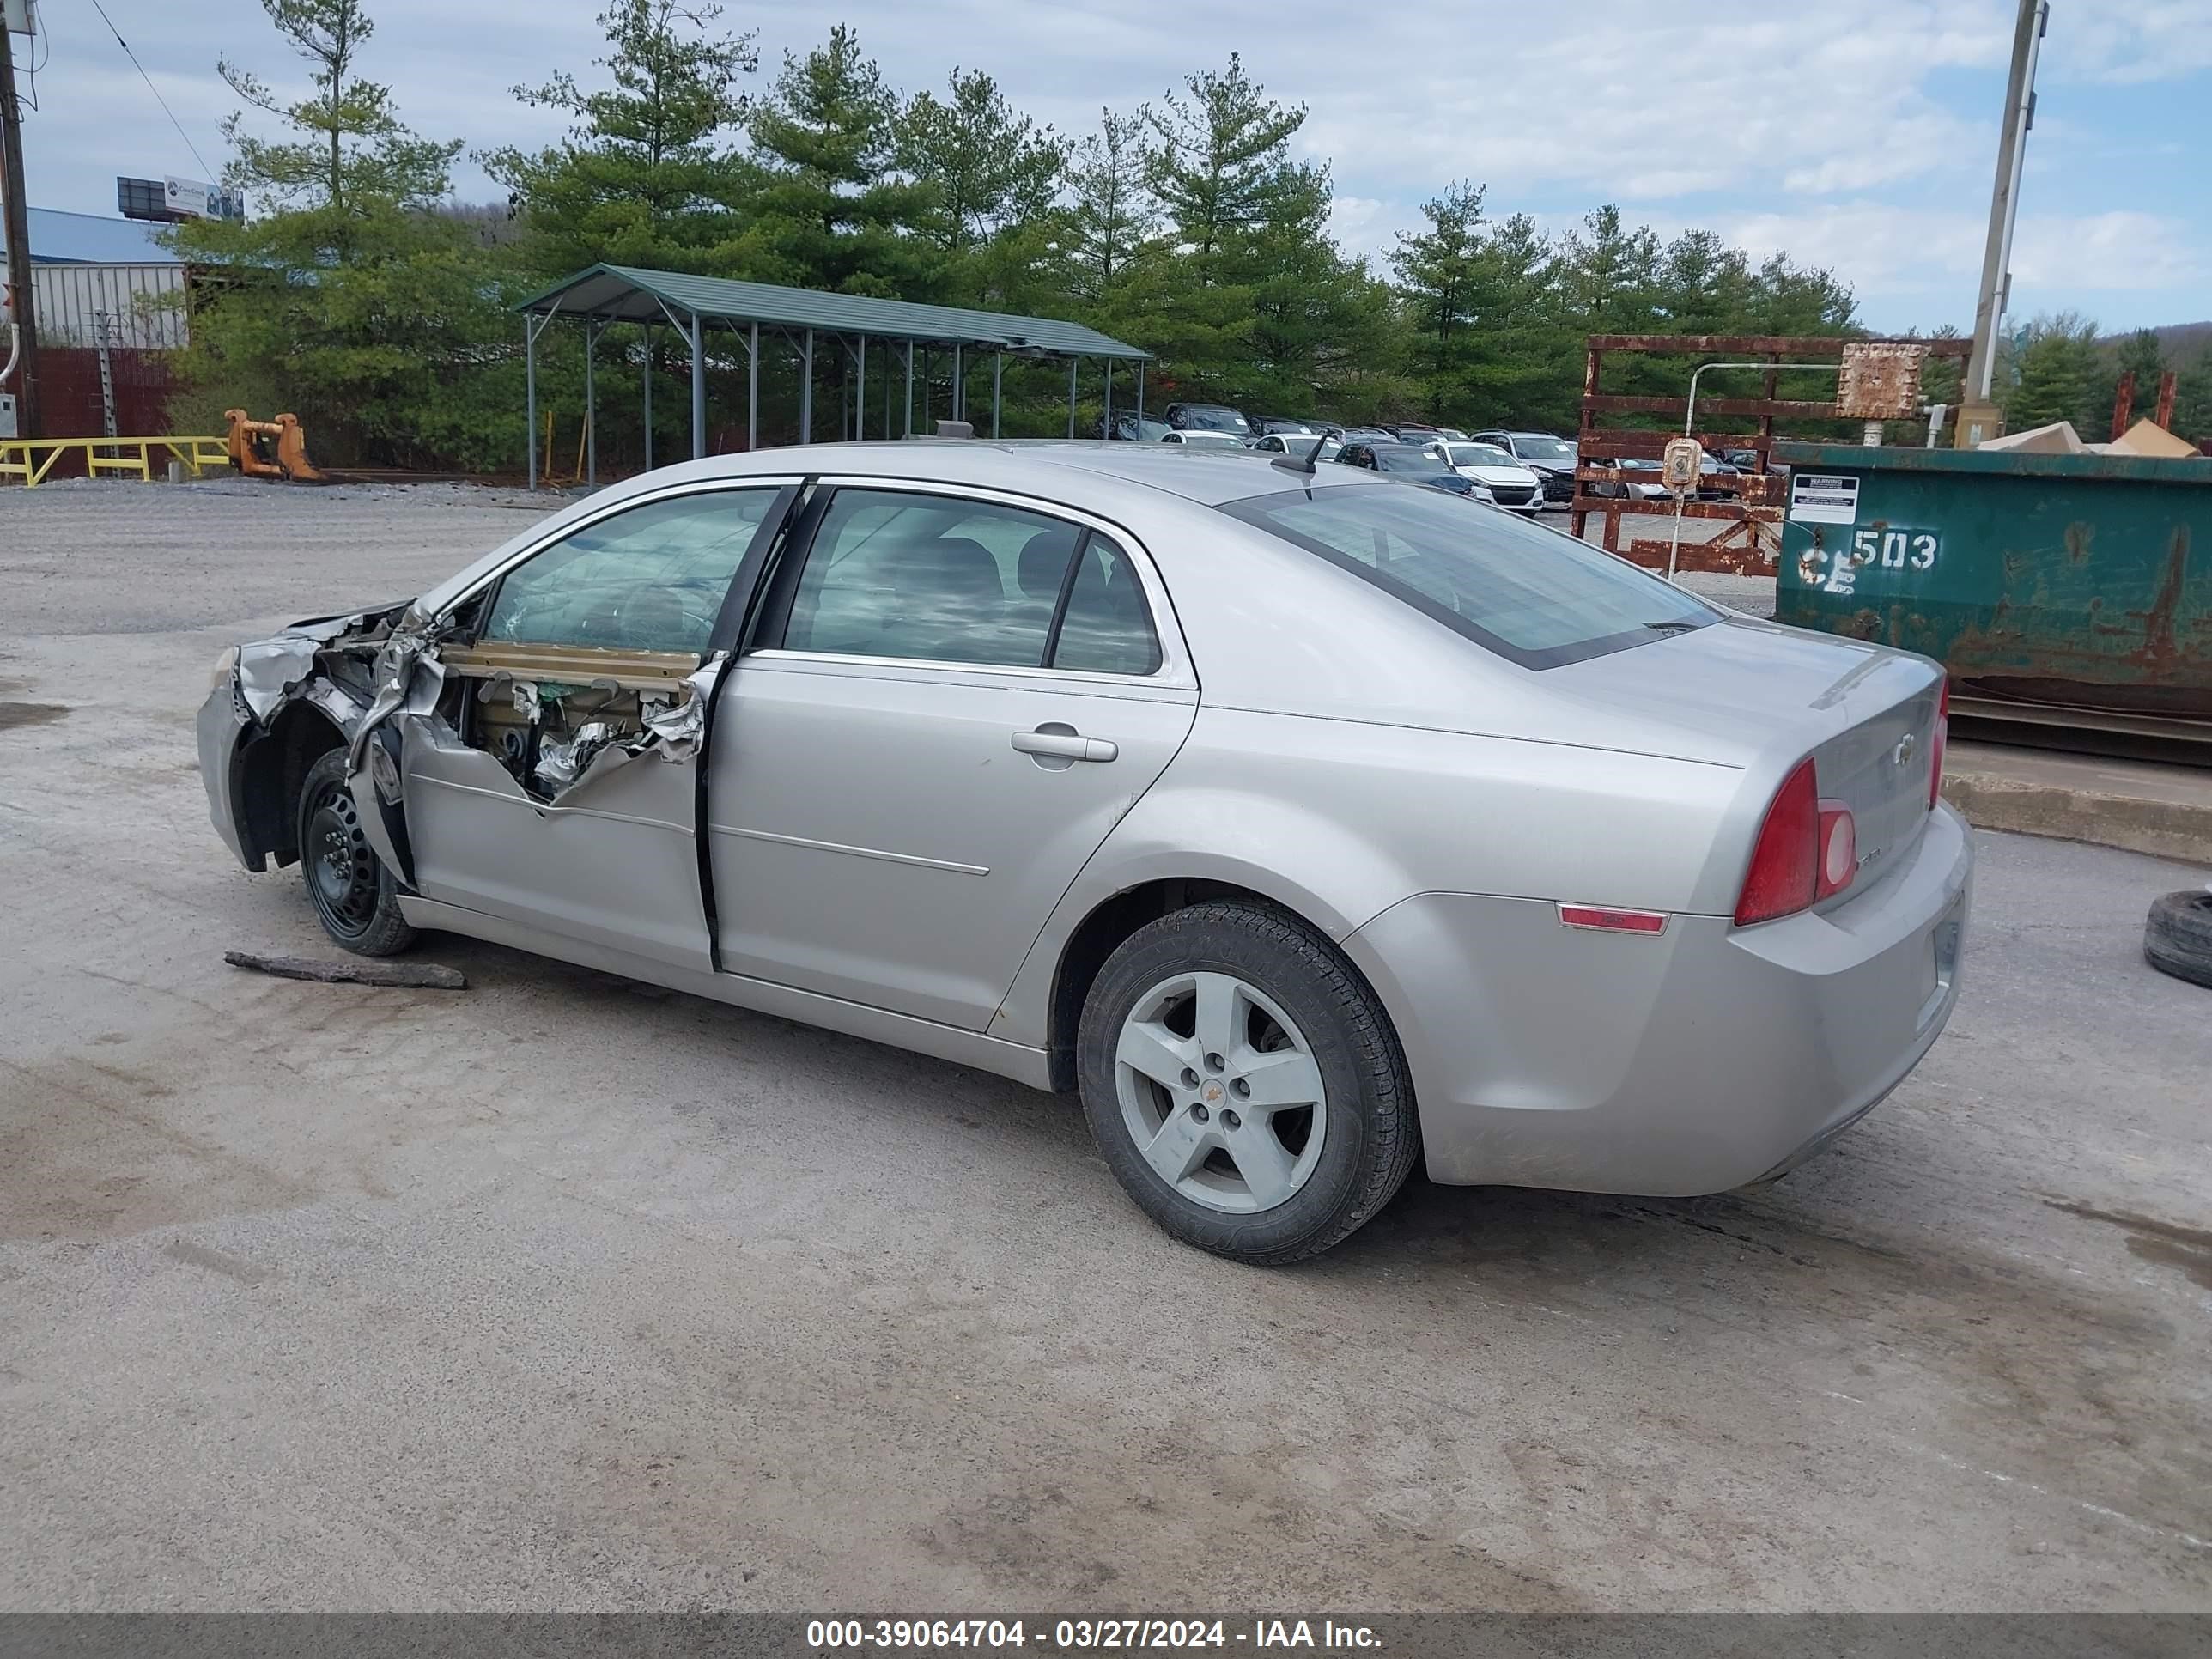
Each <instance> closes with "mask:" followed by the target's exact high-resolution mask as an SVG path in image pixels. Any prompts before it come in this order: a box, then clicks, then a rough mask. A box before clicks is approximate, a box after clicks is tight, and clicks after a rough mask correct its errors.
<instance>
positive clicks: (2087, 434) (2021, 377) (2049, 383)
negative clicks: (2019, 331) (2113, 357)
mask: <svg viewBox="0 0 2212 1659" xmlns="http://www.w3.org/2000/svg"><path fill="white" fill-rule="evenodd" d="M2013 367H2014V375H2015V379H2014V381H2013V384H2012V386H2011V388H2010V390H2009V392H2008V393H2007V395H2006V398H2005V400H2004V413H2005V424H2006V426H2007V427H2008V428H2010V429H2012V430H2013V431H2015V432H2021V431H2025V430H2027V428H2031V427H2038V426H2047V425H2049V424H2050V423H2051V422H2054V421H2071V422H2073V423H2074V429H2075V431H2076V432H2078V433H2080V434H2081V436H2082V437H2083V438H2084V439H2085V440H2087V441H2101V440H2102V438H2103V436H2104V433H2105V428H2106V424H2107V422H2108V421H2109V418H2110V410H2109V409H2107V410H2105V411H2103V412H2102V413H2100V411H2099V410H2098V409H2097V407H2096V405H2097V404H2098V403H2099V402H2100V398H2101V388H2102V386H2103V380H2102V377H2101V375H2100V372H2099V364H2098V362H2097V325H2096V324H2095V323H2093V322H2092V321H2090V320H2089V319H2087V318H2086V317H2084V316H2082V315H2081V314H2080V313H2078V312H2072V311H2062V312H2060V313H2057V315H2055V316H2042V317H2038V318H2036V319H2034V320H2033V322H2031V323H2030V324H2029V325H2027V341H2026V343H2025V344H2024V345H2023V346H2022V347H2021V350H2020V353H2019V355H2018V356H2017V357H2016V359H2015V362H2014V366H2013Z"/></svg>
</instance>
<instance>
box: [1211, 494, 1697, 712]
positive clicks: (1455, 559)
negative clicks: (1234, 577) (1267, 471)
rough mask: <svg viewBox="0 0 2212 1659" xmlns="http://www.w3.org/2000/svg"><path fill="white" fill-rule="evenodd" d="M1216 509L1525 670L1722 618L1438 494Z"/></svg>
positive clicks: (1561, 543) (1554, 538)
mask: <svg viewBox="0 0 2212 1659" xmlns="http://www.w3.org/2000/svg"><path fill="white" fill-rule="evenodd" d="M1220 511H1222V512H1224V513H1228V514H1229V515H1230V516H1231V517H1232V518H1236V519H1240V520H1243V522H1245V523H1246V524H1249V525H1253V526H1257V527H1258V528H1259V529H1261V530H1264V531H1267V532H1270V533H1271V534H1273V535H1275V536H1278V537H1280V538H1282V539H1283V540H1284V541H1286V542H1288V543H1290V544H1291V545H1292V546H1294V547H1299V548H1303V549H1304V550H1306V551H1307V552H1310V553H1312V554H1315V555H1316V556H1319V557H1321V558H1323V559H1326V560H1328V562H1330V563H1331V564H1334V565H1336V566H1338V567H1339V568H1341V569H1345V570H1348V571H1350V572H1352V574H1354V575H1357V576H1358V577H1360V578H1361V579H1362V580H1365V581H1369V582H1371V583H1373V584H1374V585H1375V586H1377V587H1379V588H1381V589H1382V590H1383V592H1386V593H1389V594H1391V595H1393V596H1394V597H1395V598H1397V599H1401V600H1403V601H1404V602H1405V603H1406V604H1407V605H1411V606H1413V609H1415V610H1417V611H1420V612H1421V613H1422V614H1423V615H1425V616H1427V617H1432V618H1434V619H1435V620H1436V621H1437V622H1440V623H1443V625H1444V626H1445V627H1447V628H1449V629H1452V630H1453V631H1455V633H1458V634H1462V635H1465V636H1466V637H1467V638H1468V639H1470V640H1473V641H1474V642H1475V643H1476V644H1478V645H1480V646H1482V647H1485V648H1486V649H1487V650H1490V651H1494V652H1496V653H1498V655H1499V656H1502V657H1504V658H1506V659H1509V660H1510V661H1513V662H1516V663H1519V664H1520V665H1522V666H1523V667H1524V668H1552V667H1556V666H1558V665H1559V664H1562V663H1570V662H1579V661H1581V660H1582V659H1584V658H1588V657H1599V656H1603V655H1605V654H1607V653H1609V652H1613V651H1622V650H1626V649H1627V648H1628V647H1631V646H1636V645H1645V644H1649V643H1650V642H1651V641H1655V640H1659V639H1663V638H1665V637H1667V636H1668V635H1670V634H1674V633H1679V632H1681V631H1684V630H1686V629H1693V628H1704V627H1705V626H1707V625H1708V624H1710V623H1715V622H1717V621H1719V620H1720V617H1721V612H1720V611H1717V610H1716V609H1714V608H1713V607H1712V606H1711V605H1707V604H1706V603H1705V601H1704V600H1702V599H1697V598H1695V597H1694V596H1692V595H1691V594H1688V593H1686V592H1683V591H1682V590H1681V589H1680V588H1679V587H1676V586H1673V585H1672V584H1671V583H1668V582H1664V581H1661V580H1659V579H1658V578H1656V576H1650V575H1646V574H1644V572H1643V571H1641V570H1638V568H1636V567H1635V566H1633V565H1632V564H1630V563H1628V562H1626V561H1625V560H1622V559H1617V558H1615V557H1613V556H1612V555H1611V554H1609V553H1604V552H1601V551H1600V550H1598V549H1596V548H1595V547H1591V546H1589V544H1587V543H1584V542H1580V541H1577V540H1576V539H1575V538H1573V537H1571V536H1565V535H1562V534H1560V533H1559V532H1557V531H1553V530H1547V529H1542V528H1541V527H1539V526H1535V525H1532V524H1529V523H1528V522H1526V521H1525V520H1522V519H1520V518H1516V517H1515V516H1513V515H1511V514H1508V513H1495V512H1491V511H1489V510H1487V509H1486V508H1484V507H1479V506H1477V505H1475V504H1474V503H1473V502H1470V501H1462V500H1461V499H1460V498H1459V497H1457V496H1455V495H1448V494H1446V493H1445V492H1443V491H1442V490H1436V489H1425V488H1421V487H1418V486H1417V487H1413V488H1407V487H1406V486H1404V485H1400V484H1389V483H1385V484H1379V485H1366V484H1346V485H1342V486H1339V487H1336V488H1333V489H1320V490H1316V491H1314V492H1313V493H1312V494H1311V495H1305V494H1303V493H1300V492H1297V491H1289V490H1285V491H1279V492H1277V493H1275V494H1273V495H1257V496H1254V497H1253V498H1251V499H1250V500H1249V501H1231V502H1229V503H1227V504H1225V506H1223V507H1221V508H1220Z"/></svg>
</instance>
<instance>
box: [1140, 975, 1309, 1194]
mask: <svg viewBox="0 0 2212 1659" xmlns="http://www.w3.org/2000/svg"><path fill="white" fill-rule="evenodd" d="M1114 1079H1115V1092H1116V1094H1117V1096H1118V1097H1119V1100H1120V1104H1121V1119H1122V1121H1123V1123H1124V1125H1125V1126H1126V1127H1127V1129H1128V1132H1129V1134H1130V1137H1131V1139H1133V1141H1134V1143H1135V1145H1136V1147H1137V1151H1138V1152H1139V1154H1140V1155H1141V1156H1142V1157H1143V1158H1144V1160H1145V1161H1146V1163H1147V1164H1150V1165H1151V1166H1152V1170H1153V1172H1154V1173H1155V1174H1157V1175H1158V1176H1159V1177H1160V1178H1161V1179H1162V1180H1163V1181H1164V1182H1167V1183H1168V1185H1169V1186H1170V1187H1172V1188H1174V1189H1175V1190H1176V1192H1177V1193H1179V1194H1182V1196H1183V1197H1185V1198H1188V1199H1189V1200H1191V1201H1193V1202H1194V1203H1197V1204H1202V1205H1204V1206H1206V1207H1207V1208H1208V1209H1213V1210H1223V1211H1228V1212H1233V1213H1242V1214H1253V1213H1257V1212H1261V1211H1265V1210H1272V1209H1274V1208H1276V1207H1277V1206H1279V1205H1282V1204H1285V1203H1287V1202H1288V1201H1289V1200H1291V1198H1292V1197H1293V1196H1294V1195H1295V1194H1297V1192H1298V1190H1299V1189H1300V1188H1303V1187H1304V1185H1305V1184H1306V1182H1307V1181H1308V1180H1309V1179H1310V1178H1311V1176H1312V1175H1313V1172H1314V1168H1315V1166H1316V1164H1319V1162H1320V1161H1321V1151H1322V1137H1323V1134H1324V1133H1325V1131H1326V1128H1327V1126H1328V1112H1327V1109H1326V1106H1327V1103H1326V1100H1325V1098H1324V1095H1325V1090H1324V1088H1323V1085H1322V1075H1321V1066H1319V1064H1318V1063H1317V1062H1316V1060H1315V1059H1314V1054H1313V1048H1312V1045H1311V1044H1310V1043H1309V1042H1307V1040H1306V1037H1305V1036H1304V1033H1303V1032H1301V1031H1300V1030H1298V1028H1297V1022H1295V1021H1294V1020H1292V1019H1291V1017H1290V1015H1289V1014H1288V1013H1286V1012H1285V1011H1284V1010H1283V1009H1282V1008H1281V1007H1280V1006H1279V1005H1278V1004H1276V1003H1275V1002H1274V1001H1273V1000H1272V999H1270V998H1269V997H1268V996H1267V994H1265V993H1264V992H1262V991H1261V990H1259V989H1258V988H1257V987H1255V986H1252V985H1250V984H1249V983H1247V982H1246V981H1243V980H1242V979H1239V978H1237V976H1236V975H1232V974H1222V973H1210V972H1189V973H1182V974H1177V975H1174V976H1172V977H1170V978H1168V979H1164V980H1162V981H1160V982H1159V983H1158V984H1157V985H1154V986H1153V987H1152V988H1151V989H1149V990H1147V991H1146V993H1145V994H1143V995H1142V996H1140V997H1139V998H1138V999H1137V1000H1136V1003H1135V1005H1134V1006H1133V1007H1132V1008H1131V1009H1130V1011H1129V1015H1128V1018H1127V1019H1125V1020H1124V1021H1123V1022H1122V1025H1121V1036H1120V1039H1119V1041H1118V1042H1117V1043H1116V1045H1115V1061H1114Z"/></svg>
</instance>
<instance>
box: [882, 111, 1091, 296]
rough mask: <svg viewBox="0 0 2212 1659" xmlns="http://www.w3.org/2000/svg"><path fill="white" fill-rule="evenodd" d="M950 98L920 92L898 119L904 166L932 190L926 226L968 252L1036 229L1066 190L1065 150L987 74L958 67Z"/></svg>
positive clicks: (946, 244)
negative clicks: (1010, 232)
mask: <svg viewBox="0 0 2212 1659" xmlns="http://www.w3.org/2000/svg"><path fill="white" fill-rule="evenodd" d="M946 87H947V90H948V91H949V92H950V93H951V97H949V98H946V99H939V98H938V97H937V96H936V95H935V94H933V93H927V92H923V93H917V94H915V97H914V98H913V100H911V101H910V102H908V105H907V106H906V110H905V112H904V114H903V116H902V118H901V121H900V130H899V135H898V151H897V155H898V163H899V165H900V166H901V167H904V168H905V169H906V171H907V172H908V173H912V174H913V175H914V177H915V179H917V180H919V181H920V182H921V183H922V184H924V185H927V186H929V189H930V197H929V200H928V203H927V207H926V208H925V209H924V211H923V214H922V216H921V232H922V234H924V235H926V236H928V237H930V238H931V239H932V240H934V241H936V242H937V244H938V245H939V246H940V247H942V248H944V249H945V252H948V253H955V254H957V253H962V252H967V251H968V250H969V249H971V248H973V247H975V246H977V245H979V244H981V243H983V242H987V241H989V240H991V239H992V238H993V237H994V236H996V235H999V234H1002V233H1003V232H1005V231H1006V230H1007V229H1009V228H1012V227H1015V226H1018V225H1024V224H1032V223H1035V222H1037V221H1038V220H1041V219H1042V218H1043V217H1044V216H1046V215H1047V214H1048V213H1049V212H1050V211H1051V210H1052V207H1053V204H1054V198H1055V197H1057V196H1058V195H1059V193H1060V178H1061V169H1062V168H1063V167H1065V165H1066V160H1067V145H1066V142H1065V141H1064V140H1063V139H1061V138H1060V136H1059V135H1058V134H1057V133H1055V132H1054V131H1053V130H1052V129H1051V128H1050V127H1049V126H1039V125H1036V123H1035V122H1033V121H1031V120H1030V118H1029V117H1028V116H1026V115H1024V114H1022V113H1020V112H1018V111H1017V110H1015V109H1014V108H1013V106H1012V105H1010V104H1008V103H1007V102H1006V94H1004V93H1002V92H1000V90H999V84H998V82H995V81H994V80H993V79H992V78H991V77H990V76H987V75H986V74H984V73H983V72H982V71H981V70H966V71H963V70H957V69H956V70H953V71H952V74H951V78H950V80H949V81H948V82H946Z"/></svg>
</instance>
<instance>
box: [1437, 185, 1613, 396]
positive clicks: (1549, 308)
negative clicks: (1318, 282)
mask: <svg viewBox="0 0 2212 1659" xmlns="http://www.w3.org/2000/svg"><path fill="white" fill-rule="evenodd" d="M1482 198H1483V192H1482V191H1481V189H1480V187H1479V186H1477V185H1472V184H1462V185H1454V186H1453V187H1452V188H1451V189H1450V190H1449V191H1446V192H1445V193H1444V194H1443V196H1441V197H1437V199H1436V200H1435V201H1433V202H1430V203H1428V204H1425V206H1424V207H1423V209H1422V212H1423V214H1424V215H1425V216H1426V217H1427V219H1428V221H1429V228H1428V229H1427V230H1425V231H1422V232H1419V233H1416V234H1411V235H1401V236H1400V238H1399V246H1398V252H1397V253H1396V255H1395V260H1394V263H1395V265H1396V267H1397V270H1398V276H1399V281H1400V283H1401V286H1402V289H1403V291H1404V292H1405V294H1406V295H1407V301H1408V304H1409V307H1410V309H1411V312H1412V314H1413V319H1414V329H1415V336H1414V338H1415V348H1414V349H1415V353H1416V356H1417V360H1418V361H1419V364H1420V367H1421V369H1422V371H1423V373H1422V375H1421V386H1422V402H1423V406H1424V408H1425V410H1426V411H1427V412H1428V414H1429V416H1430V417H1431V419H1437V420H1449V421H1451V422H1455V423H1462V424H1473V425H1478V426H1488V425H1492V424H1507V425H1515V426H1520V425H1542V426H1556V425H1571V424H1572V421H1573V412H1574V411H1573V409H1572V407H1571V398H1570V397H1569V396H1568V395H1567V394H1568V392H1569V391H1570V389H1571V386H1572V385H1573V378H1572V374H1573V363H1572V361H1571V360H1572V358H1573V356H1574V355H1575V354H1574V348H1575V346H1576V345H1577V343H1578V342H1577V341H1576V340H1575V339H1574V338H1573V337H1572V335H1571V331H1570V327H1569V325H1568V321H1567V319H1566V318H1565V313H1564V312H1563V308H1562V297H1561V261H1560V258H1559V253H1558V252H1557V251H1556V250H1555V249H1554V248H1553V246H1552V245H1551V243H1550V242H1549V241H1548V240H1547V239H1546V238H1545V236H1544V235H1543V234H1542V232H1541V231H1540V230H1538V229H1537V228H1536V224H1535V222H1534V220H1532V219H1530V218H1529V217H1528V216H1527V215H1526V214H1516V215H1515V216H1513V217H1511V218H1510V219H1508V220H1506V221H1505V222H1504V223H1502V224H1492V223H1491V222H1488V221H1486V220H1485V219H1484V218H1483V216H1482Z"/></svg>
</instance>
